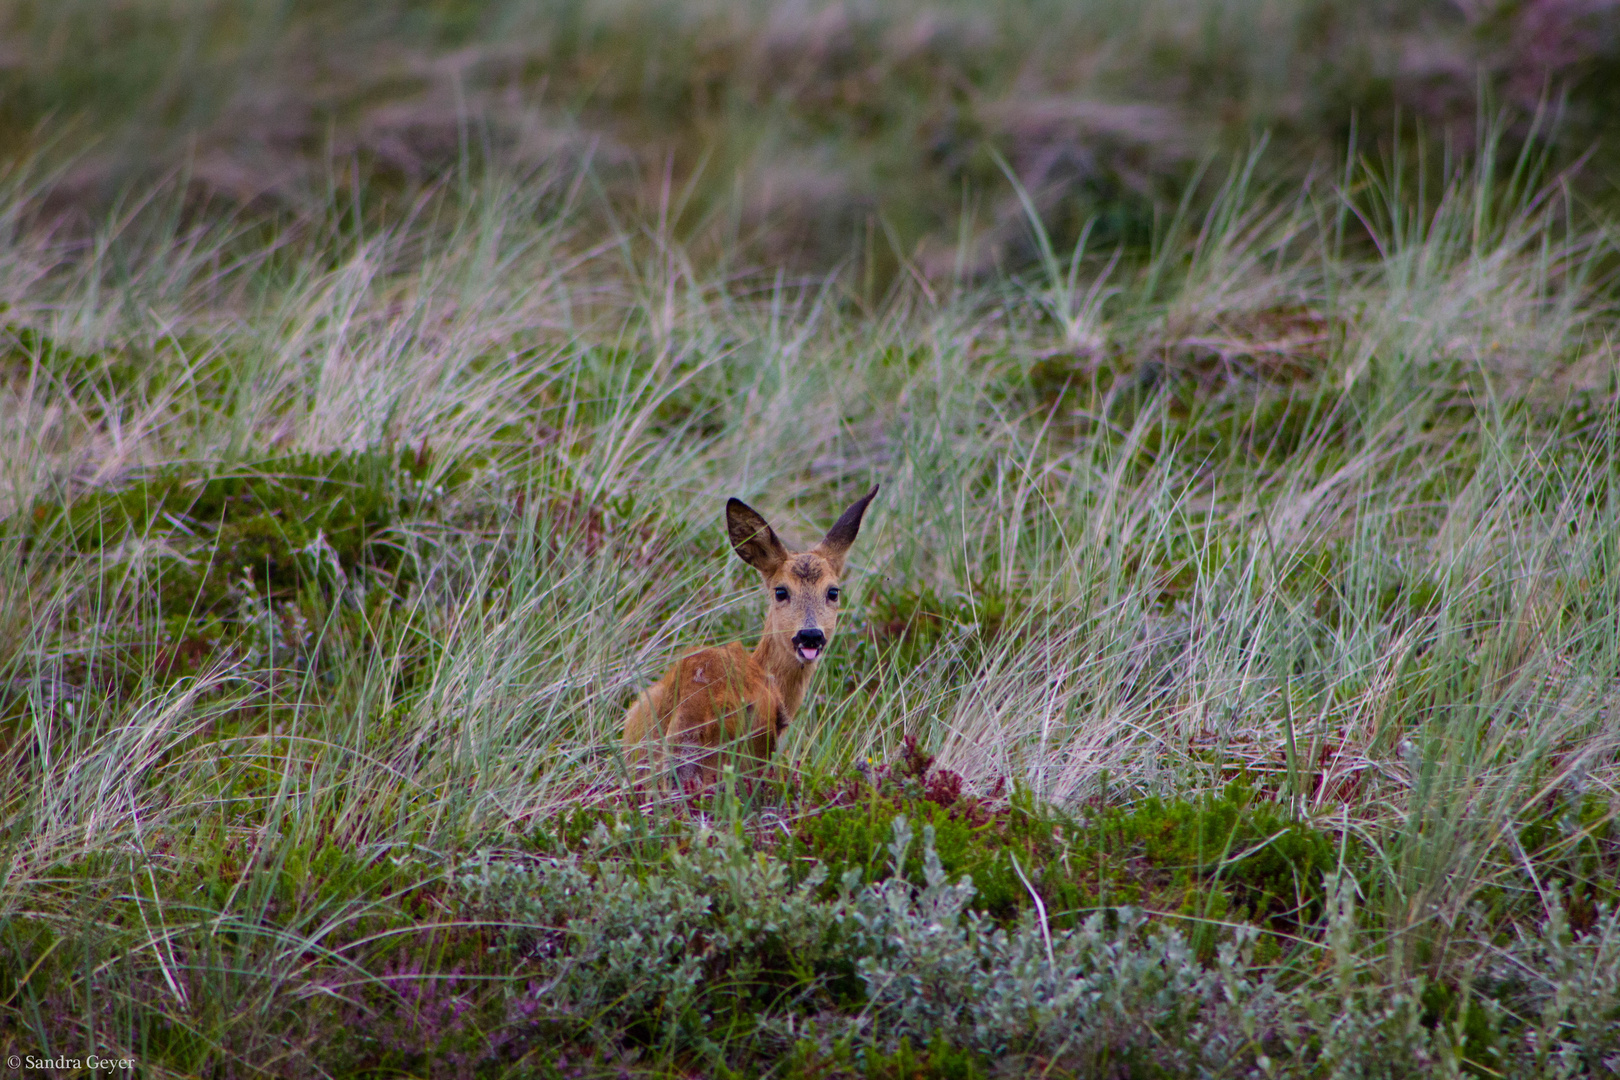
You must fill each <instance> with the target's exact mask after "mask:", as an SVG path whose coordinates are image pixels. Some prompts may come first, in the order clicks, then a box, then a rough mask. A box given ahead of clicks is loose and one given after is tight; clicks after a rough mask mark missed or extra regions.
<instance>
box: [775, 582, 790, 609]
mask: <svg viewBox="0 0 1620 1080" xmlns="http://www.w3.org/2000/svg"><path fill="white" fill-rule="evenodd" d="M776 598H777V599H778V600H780V601H781V602H782V603H784V604H785V603H787V598H788V591H787V586H786V585H778V586H777V587H776Z"/></svg>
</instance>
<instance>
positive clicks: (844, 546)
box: [816, 484, 878, 573]
mask: <svg viewBox="0 0 1620 1080" xmlns="http://www.w3.org/2000/svg"><path fill="white" fill-rule="evenodd" d="M877 493H878V489H877V485H876V484H873V485H872V490H871V491H868V492H867V493H866V494H865V495H862V496H861V497H860V498H859V499H857V500H855V504H854V505H853V506H851V507H850V508H849V509H848V510H845V511H844V512H843V513H842V514H840V515H839V516H838V520H837V521H835V522H833V527H832V528H830V529H828V530H827V535H826V536H825V537H823V538H822V541H821V543H820V544H817V545H816V550H817V551H819V552H820V553H821V555H822V557H823V558H825V559H826V560H827V561H828V562H830V563H832V564H833V566H834V567H836V568H837V570H838V572H839V573H842V572H843V570H844V556H845V555H846V554H848V553H849V546H850V545H851V544H853V543H854V542H855V537H856V536H857V535H859V534H860V531H861V518H862V517H864V516H865V515H866V507H867V504H868V503H870V502H871V501H872V497H873V496H874V495H876V494H877Z"/></svg>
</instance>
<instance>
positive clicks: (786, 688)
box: [754, 634, 816, 716]
mask: <svg viewBox="0 0 1620 1080" xmlns="http://www.w3.org/2000/svg"><path fill="white" fill-rule="evenodd" d="M754 663H756V664H758V665H759V666H760V667H762V668H764V669H765V671H766V672H767V673H769V674H770V676H771V677H772V678H773V679H775V680H776V689H777V692H778V693H780V694H781V695H782V704H783V706H784V707H785V708H786V709H787V712H788V715H789V716H796V715H797V714H798V712H799V703H800V702H801V701H803V700H804V692H805V690H806V689H808V688H809V686H810V676H811V674H812V673H813V672H814V671H815V667H816V664H815V662H814V661H812V662H811V663H808V664H802V663H800V662H799V658H798V657H797V656H794V655H793V647H792V646H791V645H788V644H787V638H786V636H785V635H781V634H766V635H765V636H764V637H762V638H760V639H759V644H758V645H757V646H755V647H754Z"/></svg>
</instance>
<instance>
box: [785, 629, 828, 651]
mask: <svg viewBox="0 0 1620 1080" xmlns="http://www.w3.org/2000/svg"><path fill="white" fill-rule="evenodd" d="M793 645H794V647H795V648H799V649H824V648H826V647H827V635H826V634H823V633H822V632H821V631H820V630H800V631H799V632H798V633H797V634H794V635H793Z"/></svg>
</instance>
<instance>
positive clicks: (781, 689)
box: [624, 487, 877, 785]
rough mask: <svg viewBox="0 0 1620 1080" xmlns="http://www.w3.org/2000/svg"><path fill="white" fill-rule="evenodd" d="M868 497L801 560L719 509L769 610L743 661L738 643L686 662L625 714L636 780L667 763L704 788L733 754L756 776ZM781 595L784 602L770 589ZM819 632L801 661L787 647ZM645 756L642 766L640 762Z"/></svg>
mask: <svg viewBox="0 0 1620 1080" xmlns="http://www.w3.org/2000/svg"><path fill="white" fill-rule="evenodd" d="M876 494H877V488H875V487H874V488H873V489H872V490H871V491H869V492H867V494H866V496H865V497H864V498H862V499H860V500H859V501H857V502H856V503H855V504H854V505H853V506H851V507H850V508H849V509H848V510H845V511H844V513H843V515H842V516H840V517H839V519H838V522H837V523H836V524H835V525H833V527H832V528H831V529H830V530H828V532H827V535H826V536H825V537H824V538H823V539H822V541H821V543H819V544H817V545H816V546H815V547H813V548H811V549H810V550H809V551H804V552H792V551H789V550H788V549H787V548H786V547H785V546H784V545H783V544H782V542H781V541H780V540H779V539H777V536H776V533H775V531H774V530H772V529H771V527H770V525H769V524H768V523H766V521H765V519H764V518H762V517H760V516H759V514H757V513H756V512H755V511H754V510H753V509H752V508H750V507H749V506H748V505H747V504H745V503H743V502H741V501H739V500H737V499H732V500H731V501H730V502H728V503H727V504H726V528H727V533H728V535H729V536H730V538H731V546H732V548H733V549H734V550H735V551H736V552H737V554H738V555H739V556H740V557H741V558H742V559H743V560H744V561H745V562H747V563H749V564H750V565H751V566H753V567H754V568H755V569H757V570H758V571H759V572H760V577H761V578H762V579H763V583H764V586H765V595H766V596H767V597H768V603H769V605H770V607H769V610H768V611H767V612H766V615H765V632H764V633H763V634H762V635H761V636H760V640H759V644H758V645H757V646H755V647H754V649H753V650H752V652H750V651H749V650H747V649H745V648H744V647H743V645H742V644H741V643H740V642H735V641H734V642H732V643H731V644H729V645H723V646H720V647H718V648H712V649H703V650H701V651H699V652H695V653H689V654H688V655H686V656H683V657H681V658H680V659H679V660H678V661H676V663H675V665H674V666H673V667H671V668H670V669H669V671H667V672H665V673H664V677H663V678H661V679H659V680H658V681H657V682H656V683H654V684H653V685H652V686H651V687H649V688H648V689H647V690H646V691H645V692H644V693H643V694H642V695H641V696H640V697H638V698H637V699H636V701H635V704H633V705H631V706H630V709H629V711H628V712H626V713H625V716H624V746H625V751H626V754H627V756H628V757H629V759H630V761H631V763H632V765H633V767H634V768H635V769H636V771H637V773H638V774H641V773H643V772H645V771H647V770H649V769H650V770H651V771H652V773H653V774H654V775H655V776H659V777H660V778H661V774H662V773H663V772H664V771H665V768H666V766H667V765H668V763H669V762H670V761H671V760H672V759H673V762H674V766H675V776H676V779H677V780H678V781H679V782H680V783H681V784H682V785H685V784H687V783H690V782H692V781H699V782H701V783H702V784H704V785H708V784H713V783H714V781H715V779H716V778H717V776H718V775H719V764H718V759H719V754H720V751H721V749H722V748H733V749H735V750H736V751H737V752H738V753H739V755H740V756H742V757H744V758H746V759H748V760H749V761H751V762H752V763H753V764H754V767H756V768H758V767H761V766H763V763H764V762H765V761H766V760H768V759H769V758H770V755H771V752H772V751H773V750H774V749H775V747H776V740H777V738H778V736H780V735H781V734H782V732H783V730H784V729H785V728H786V727H787V725H788V724H789V723H790V722H791V721H792V719H793V716H794V714H795V713H796V712H798V709H799V705H800V703H801V702H803V701H804V694H805V690H806V689H807V687H808V686H809V683H810V676H811V675H813V674H814V673H815V667H816V664H818V663H819V662H820V660H821V656H822V655H825V652H826V646H827V645H829V644H831V642H832V634H833V627H834V626H835V625H836V624H837V621H838V602H837V601H836V600H833V599H829V596H828V591H829V590H832V589H836V588H837V587H838V580H839V576H840V575H841V574H842V573H843V572H844V557H845V555H847V554H848V552H849V548H850V545H851V544H853V543H854V542H855V537H856V535H857V534H858V533H859V532H860V527H861V518H862V516H863V515H864V514H865V513H866V507H867V504H869V503H870V502H871V501H872V497H873V496H874V495H876ZM778 589H785V590H787V599H786V600H780V599H778V598H777V590H778ZM807 630H819V631H821V633H822V634H824V635H825V641H824V643H823V645H822V647H821V650H820V651H819V652H818V654H817V655H816V657H815V658H814V659H810V660H806V659H805V658H804V657H803V655H802V654H801V653H800V652H799V651H798V650H797V649H796V647H795V645H794V643H793V638H794V636H795V635H796V634H799V633H800V632H801V631H807ZM644 755H645V757H644Z"/></svg>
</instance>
